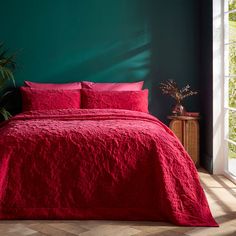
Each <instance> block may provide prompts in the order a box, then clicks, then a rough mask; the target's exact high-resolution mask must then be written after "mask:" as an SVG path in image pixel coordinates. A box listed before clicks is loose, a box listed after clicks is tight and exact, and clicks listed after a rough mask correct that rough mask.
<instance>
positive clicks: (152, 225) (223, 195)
mask: <svg viewBox="0 0 236 236" xmlns="http://www.w3.org/2000/svg"><path fill="white" fill-rule="evenodd" d="M199 173H200V177H201V182H202V186H203V187H204V189H205V192H206V194H207V198H208V201H209V204H210V207H211V210H212V213H213V215H214V217H215V219H216V221H217V222H218V223H219V224H220V227H219V228H210V227H209V228H207V227H206V228H204V227H202V228H199V227H198V228H194V227H177V226H174V225H170V224H165V223H158V222H127V221H125V222H124V221H123V222H122V221H0V236H8V235H9V236H10V235H16V236H21V235H29V236H39V235H56V236H64V235H65V236H73V235H80V236H106V235H109V236H129V235H135V236H141V235H150V236H154V235H163V236H176V235H195V236H197V235H199V236H211V235H212V236H223V235H224V236H230V235H232V236H236V185H234V184H233V183H232V182H230V181H229V180H227V179H226V178H224V177H223V176H210V175H209V174H207V173H204V172H203V171H200V172H199Z"/></svg>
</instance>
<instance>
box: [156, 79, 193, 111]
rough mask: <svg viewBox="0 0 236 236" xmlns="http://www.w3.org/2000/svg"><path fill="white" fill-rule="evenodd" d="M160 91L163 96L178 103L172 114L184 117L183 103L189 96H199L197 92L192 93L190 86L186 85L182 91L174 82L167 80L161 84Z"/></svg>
mask: <svg viewBox="0 0 236 236" xmlns="http://www.w3.org/2000/svg"><path fill="white" fill-rule="evenodd" d="M160 89H161V91H162V93H163V94H167V95H169V96H171V97H172V98H174V100H175V101H176V104H175V106H174V107H173V109H172V113H173V114H174V115H184V113H185V108H184V106H183V104H182V101H183V100H184V99H185V98H187V97H189V96H193V95H196V94H197V92H196V91H192V90H191V89H190V85H186V86H184V87H183V88H181V89H180V88H179V87H178V85H177V83H176V82H175V81H174V80H167V81H166V82H162V83H161V84H160Z"/></svg>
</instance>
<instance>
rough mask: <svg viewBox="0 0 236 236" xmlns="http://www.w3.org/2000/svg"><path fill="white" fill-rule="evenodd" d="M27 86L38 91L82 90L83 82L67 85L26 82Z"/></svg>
mask: <svg viewBox="0 0 236 236" xmlns="http://www.w3.org/2000/svg"><path fill="white" fill-rule="evenodd" d="M24 83H25V86H27V87H30V88H37V89H81V88H82V87H81V82H74V83H66V84H53V83H52V84H50V83H36V82H31V81H25V82H24Z"/></svg>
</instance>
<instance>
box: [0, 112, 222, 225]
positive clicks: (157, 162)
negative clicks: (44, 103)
mask: <svg viewBox="0 0 236 236" xmlns="http://www.w3.org/2000/svg"><path fill="white" fill-rule="evenodd" d="M0 133H1V135H0V218H1V219H119V220H155V221H169V222H172V223H174V224H177V225H188V226H217V224H216V222H215V220H214V219H213V218H212V215H211V213H210V210H209V207H208V203H207V200H206V197H205V194H204V192H203V189H202V187H201V185H200V182H199V178H198V174H197V171H196V168H195V166H194V164H193V162H192V161H191V159H190V157H189V156H188V154H187V153H186V151H185V150H184V148H183V147H182V145H181V144H180V142H179V141H178V140H177V138H176V137H175V135H174V134H173V133H172V131H170V130H169V128H168V127H166V126H165V125H163V124H162V123H161V122H160V121H159V120H157V119H156V118H155V117H153V116H151V115H149V114H145V113H142V112H135V111H128V110H112V109H110V110H105V109H99V110H96V109H94V110H91V109H90V110H89V109H88V110H87V109H81V110H79V109H78V110H54V111H32V112H25V113H22V114H20V115H18V116H16V117H14V118H12V119H11V120H10V121H9V122H6V123H5V124H4V125H3V126H2V127H0Z"/></svg>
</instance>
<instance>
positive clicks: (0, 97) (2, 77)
mask: <svg viewBox="0 0 236 236" xmlns="http://www.w3.org/2000/svg"><path fill="white" fill-rule="evenodd" d="M15 56H16V55H15V54H12V55H8V50H7V49H4V43H0V116H2V117H3V118H4V119H5V120H7V119H9V118H10V117H11V114H10V113H9V112H8V111H7V109H6V108H5V101H6V97H7V96H8V95H9V94H10V93H11V92H12V91H9V90H7V85H9V82H10V83H12V84H13V86H14V87H15V79H14V75H13V71H14V70H15V68H16V62H15Z"/></svg>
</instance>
